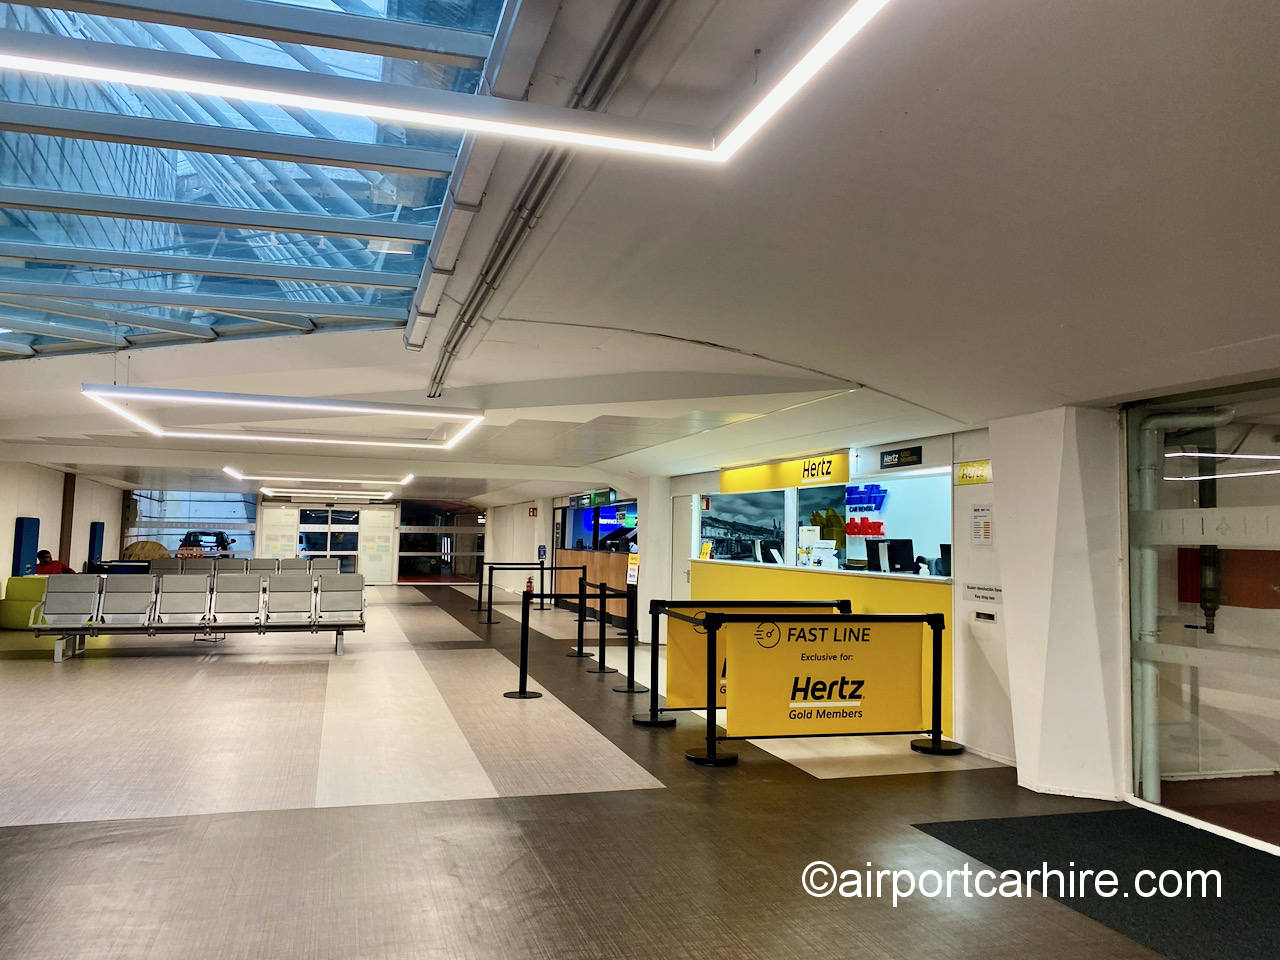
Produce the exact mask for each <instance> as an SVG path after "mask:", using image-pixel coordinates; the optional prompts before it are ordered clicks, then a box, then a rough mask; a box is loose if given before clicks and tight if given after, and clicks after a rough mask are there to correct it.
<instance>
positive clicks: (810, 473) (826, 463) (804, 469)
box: [800, 457, 835, 483]
mask: <svg viewBox="0 0 1280 960" xmlns="http://www.w3.org/2000/svg"><path fill="white" fill-rule="evenodd" d="M834 466H835V460H834V459H832V458H831V457H813V458H811V459H809V460H806V461H805V462H804V464H803V465H802V466H801V468H800V479H801V480H802V481H803V482H804V483H813V482H814V481H815V480H828V479H830V477H831V472H832V469H833V468H834Z"/></svg>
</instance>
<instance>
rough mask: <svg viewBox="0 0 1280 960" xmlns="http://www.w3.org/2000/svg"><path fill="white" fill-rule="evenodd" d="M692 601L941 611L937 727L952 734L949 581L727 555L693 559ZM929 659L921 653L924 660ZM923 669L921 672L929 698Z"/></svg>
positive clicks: (863, 610)
mask: <svg viewBox="0 0 1280 960" xmlns="http://www.w3.org/2000/svg"><path fill="white" fill-rule="evenodd" d="M689 591H690V594H689V595H690V597H691V598H692V599H694V600H846V599H847V600H849V601H850V602H851V603H852V605H853V612H854V613H941V614H944V615H945V616H946V623H947V626H946V629H945V630H943V632H942V732H943V735H944V736H951V726H952V715H951V711H952V707H951V611H952V606H951V581H950V580H948V579H945V578H942V577H916V576H911V575H909V574H885V573H859V572H857V571H838V570H815V569H813V568H802V567H782V566H776V565H774V564H760V563H738V562H734V561H732V560H694V561H692V563H691V570H690V576H689ZM929 662H930V661H929V660H928V659H927V658H926V659H925V663H926V664H927V663H929ZM929 682H930V678H929V676H928V671H927V670H926V671H925V675H924V677H923V682H922V686H923V694H924V697H925V703H926V704H927V703H928V702H929V695H930V690H929Z"/></svg>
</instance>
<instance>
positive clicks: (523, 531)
mask: <svg viewBox="0 0 1280 960" xmlns="http://www.w3.org/2000/svg"><path fill="white" fill-rule="evenodd" d="M530 508H537V511H538V515H537V516H536V517H531V516H529V510H530ZM485 515H486V519H485V526H484V559H485V561H486V562H487V563H530V564H536V563H537V562H538V547H539V545H541V544H546V547H547V565H548V566H550V565H551V552H552V551H551V524H552V510H551V499H550V498H543V499H540V500H528V501H525V502H524V503H513V504H511V505H510V506H506V507H490V508H489V509H488V510H486V511H485ZM530 575H532V576H533V583H534V587H535V588H536V587H537V584H538V576H537V571H536V570H509V571H503V570H498V571H495V573H494V577H493V584H494V586H495V587H501V588H504V589H507V590H515V591H519V590H523V589H524V582H525V579H526V578H527V577H529V576H530ZM486 576H487V573H486ZM552 585H553V584H552V578H551V575H550V574H548V575H547V589H548V590H550V589H551V587H552Z"/></svg>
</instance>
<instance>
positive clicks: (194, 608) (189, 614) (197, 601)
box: [156, 573, 209, 623]
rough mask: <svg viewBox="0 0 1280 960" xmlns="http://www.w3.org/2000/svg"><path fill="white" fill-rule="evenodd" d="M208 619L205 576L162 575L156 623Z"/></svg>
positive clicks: (207, 588) (199, 621) (206, 580)
mask: <svg viewBox="0 0 1280 960" xmlns="http://www.w3.org/2000/svg"><path fill="white" fill-rule="evenodd" d="M208 618H209V575H208V574H205V573H196V574H187V573H166V574H163V575H162V576H161V577H160V595H159V597H158V599H157V600H156V622H157V623H202V622H203V621H205V620H207V619H208Z"/></svg>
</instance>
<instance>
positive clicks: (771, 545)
mask: <svg viewBox="0 0 1280 960" xmlns="http://www.w3.org/2000/svg"><path fill="white" fill-rule="evenodd" d="M784 511H785V504H784V498H783V493H782V491H781V490H769V491H763V492H760V493H726V494H722V495H720V496H717V497H713V498H711V505H710V509H708V510H704V511H703V513H702V542H703V543H710V544H711V552H712V556H714V557H715V558H716V559H717V560H753V561H759V560H761V559H763V558H762V557H760V556H758V555H757V552H756V551H757V550H760V551H761V552H763V551H774V552H776V553H777V554H778V555H779V556H781V554H782V544H783V532H782V520H783V515H784Z"/></svg>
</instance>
